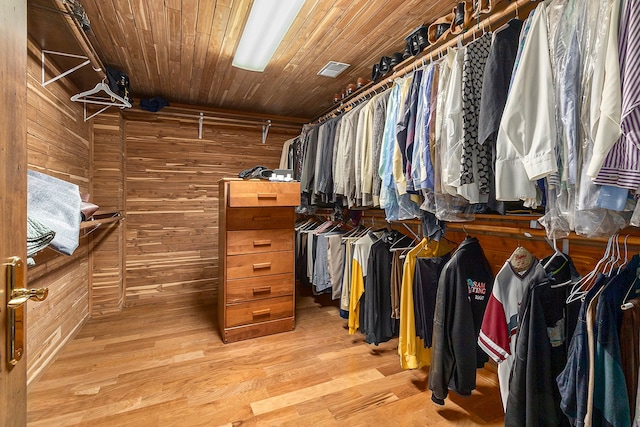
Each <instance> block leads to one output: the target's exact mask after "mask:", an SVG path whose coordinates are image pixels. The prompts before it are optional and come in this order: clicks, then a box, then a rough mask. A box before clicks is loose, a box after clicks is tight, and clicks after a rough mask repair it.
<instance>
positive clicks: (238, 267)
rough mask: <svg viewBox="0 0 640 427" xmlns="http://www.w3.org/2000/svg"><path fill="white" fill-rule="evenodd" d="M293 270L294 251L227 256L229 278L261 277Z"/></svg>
mask: <svg viewBox="0 0 640 427" xmlns="http://www.w3.org/2000/svg"><path fill="white" fill-rule="evenodd" d="M291 272H293V251H282V252H268V253H264V254H260V255H257V256H256V255H253V254H249V255H233V256H228V257H227V279H241V278H245V277H261V276H268V275H271V274H281V273H291Z"/></svg>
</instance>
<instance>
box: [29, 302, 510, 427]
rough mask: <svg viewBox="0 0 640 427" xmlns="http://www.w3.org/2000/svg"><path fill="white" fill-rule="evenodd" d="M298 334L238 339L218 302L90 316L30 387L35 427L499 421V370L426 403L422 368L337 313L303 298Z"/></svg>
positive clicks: (392, 345)
mask: <svg viewBox="0 0 640 427" xmlns="http://www.w3.org/2000/svg"><path fill="white" fill-rule="evenodd" d="M296 313H297V322H296V329H295V331H293V332H289V333H283V334H277V335H272V336H269V337H263V338H258V339H254V340H250V341H243V342H238V343H234V344H223V343H222V342H221V341H220V338H219V336H218V333H217V330H216V325H215V320H214V319H215V316H214V314H215V313H214V307H212V306H199V307H185V306H166V305H156V306H146V307H145V306H142V307H135V308H129V309H126V310H124V311H123V312H122V313H120V314H117V315H113V316H110V317H108V318H103V319H99V320H90V321H89V322H88V323H87V324H86V325H85V326H84V327H83V328H82V330H81V331H80V333H79V335H78V336H77V337H76V338H75V339H74V340H73V341H72V342H70V343H69V344H68V345H67V346H66V347H65V348H64V349H63V351H62V352H61V354H60V355H59V357H58V358H57V359H56V361H55V362H54V363H53V364H52V365H51V367H49V368H48V369H47V370H46V371H45V373H44V374H43V375H42V376H41V377H40V378H39V379H37V380H36V381H35V382H34V383H32V384H31V385H30V386H29V398H28V420H29V425H31V426H47V427H49V426H74V425H90V426H92V427H94V426H175V425H181V426H240V425H242V426H245V425H248V426H254V425H256V426H283V425H290V426H331V425H348V426H349V427H353V426H364V425H374V426H387V425H388V426H394V425H396V426H448V425H461V426H471V425H492V426H498V425H502V424H503V415H502V406H501V403H500V397H499V391H498V382H497V378H496V375H495V374H494V373H492V372H489V371H487V370H484V369H482V370H479V371H478V387H477V390H476V391H475V392H474V393H473V395H472V396H470V397H466V398H463V397H460V396H457V395H455V394H451V395H450V397H449V398H448V399H447V402H446V404H445V406H442V407H441V406H437V405H435V404H434V403H432V402H431V393H430V391H429V390H428V387H427V375H428V370H427V369H421V370H416V371H403V370H402V369H401V368H400V363H399V360H398V356H397V353H396V349H397V340H392V341H391V342H388V343H385V344H383V345H380V346H379V347H375V346H371V345H367V344H366V343H365V342H364V340H363V338H362V337H361V336H360V335H348V333H347V331H346V330H345V329H344V327H345V321H344V320H342V319H341V318H340V317H339V315H338V311H337V308H336V307H334V306H330V305H323V304H321V303H318V302H317V300H315V299H314V298H313V297H311V296H303V297H300V296H299V297H298V305H297V310H296Z"/></svg>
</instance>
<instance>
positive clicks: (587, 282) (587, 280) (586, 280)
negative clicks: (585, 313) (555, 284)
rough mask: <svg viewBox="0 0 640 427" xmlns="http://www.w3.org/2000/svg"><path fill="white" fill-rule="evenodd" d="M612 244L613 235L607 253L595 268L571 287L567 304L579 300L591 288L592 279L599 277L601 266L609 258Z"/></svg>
mask: <svg viewBox="0 0 640 427" xmlns="http://www.w3.org/2000/svg"><path fill="white" fill-rule="evenodd" d="M612 246H613V236H611V237H609V241H608V242H607V248H606V250H605V253H604V255H603V257H602V258H601V259H600V261H598V263H597V264H596V265H595V267H594V268H593V270H591V271H590V272H589V273H587V274H586V275H584V276H583V277H582V279H580V280H578V281H577V282H576V283H575V284H574V285H573V287H572V288H571V292H570V293H569V296H568V297H567V301H566V302H567V304H570V303H572V302H574V301H577V300H579V299H580V298H582V296H583V295H585V294H586V293H587V291H588V290H589V289H590V288H591V280H592V279H594V278H596V277H597V275H598V271H599V269H600V266H601V265H602V263H603V262H604V261H605V260H606V259H608V257H609V253H610V252H611V247H612Z"/></svg>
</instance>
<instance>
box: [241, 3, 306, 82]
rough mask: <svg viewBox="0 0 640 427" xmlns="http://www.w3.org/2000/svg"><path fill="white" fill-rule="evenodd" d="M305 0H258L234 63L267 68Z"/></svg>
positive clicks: (252, 69)
mask: <svg viewBox="0 0 640 427" xmlns="http://www.w3.org/2000/svg"><path fill="white" fill-rule="evenodd" d="M303 4H304V0H254V2H253V6H252V7H251V12H249V18H248V19H247V23H246V24H245V27H244V31H243V33H242V37H241V38H240V43H239V44H238V48H237V49H236V54H235V56H234V58H233V62H232V65H233V66H234V67H237V68H242V69H244V70H249V71H264V69H265V68H266V66H267V64H268V63H269V61H270V60H271V57H272V56H273V54H274V53H275V51H276V49H277V48H278V45H280V42H282V39H283V38H284V35H285V34H286V33H287V31H288V30H289V27H291V24H292V23H293V20H294V19H295V17H296V16H297V15H298V12H300V9H301V8H302V5H303Z"/></svg>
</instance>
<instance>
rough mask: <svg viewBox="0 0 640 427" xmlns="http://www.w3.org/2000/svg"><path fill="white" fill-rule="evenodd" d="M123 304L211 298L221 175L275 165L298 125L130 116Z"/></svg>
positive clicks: (215, 270)
mask: <svg viewBox="0 0 640 427" xmlns="http://www.w3.org/2000/svg"><path fill="white" fill-rule="evenodd" d="M124 129H125V135H126V183H125V187H126V212H125V215H126V221H125V224H126V295H125V304H126V306H132V305H138V304H148V303H155V302H166V301H170V300H171V301H176V300H181V301H183V302H187V303H190V304H201V303H211V302H213V299H214V298H215V295H216V293H217V285H218V248H217V242H218V185H217V183H218V181H219V180H220V179H221V178H223V177H233V176H237V174H238V172H240V171H242V170H244V169H247V168H250V167H253V166H256V165H264V166H268V167H277V165H278V163H279V159H280V153H281V150H282V144H283V142H284V141H285V140H287V139H289V138H292V137H294V136H296V134H297V133H298V132H296V131H283V130H278V129H277V128H272V129H271V130H270V131H269V135H268V138H267V142H266V144H264V145H263V144H262V129H261V128H260V127H259V126H250V127H247V126H246V125H245V126H238V127H229V126H225V127H221V126H220V125H213V124H207V123H205V125H204V128H203V138H202V139H198V122H197V121H195V120H192V119H187V118H170V117H167V116H159V115H154V114H146V113H132V112H128V113H126V115H125V128H124Z"/></svg>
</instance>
